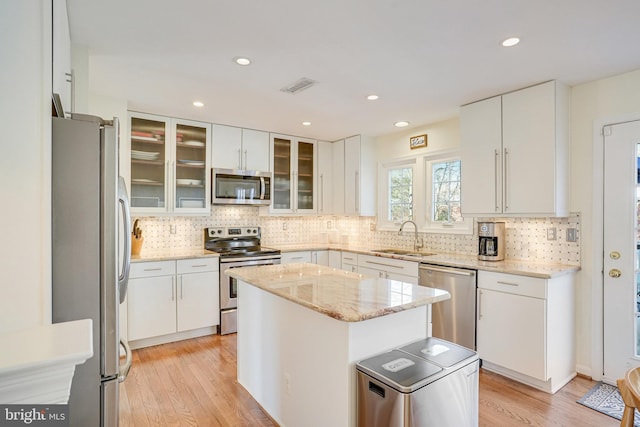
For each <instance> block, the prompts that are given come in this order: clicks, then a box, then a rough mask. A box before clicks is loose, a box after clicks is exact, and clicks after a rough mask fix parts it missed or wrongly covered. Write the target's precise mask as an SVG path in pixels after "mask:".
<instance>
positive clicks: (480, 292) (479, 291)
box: [478, 289, 482, 320]
mask: <svg viewBox="0 0 640 427" xmlns="http://www.w3.org/2000/svg"><path fill="white" fill-rule="evenodd" d="M480 319H482V290H480V289H478V320H480Z"/></svg>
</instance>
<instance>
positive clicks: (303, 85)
mask: <svg viewBox="0 0 640 427" xmlns="http://www.w3.org/2000/svg"><path fill="white" fill-rule="evenodd" d="M314 84H316V81H315V80H311V79H308V78H306V77H303V78H301V79H299V80H298V81H296V82H294V83H292V84H290V85H289V86H285V87H283V88H282V89H280V91H281V92H287V93H291V94H295V93H298V92H302V91H303V90H305V89H308V88H310V87H311V86H313V85H314Z"/></svg>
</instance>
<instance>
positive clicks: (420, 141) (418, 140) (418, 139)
mask: <svg viewBox="0 0 640 427" xmlns="http://www.w3.org/2000/svg"><path fill="white" fill-rule="evenodd" d="M426 146H427V134H424V135H418V136H412V137H411V138H409V148H411V149H412V150H413V149H414V148H420V147H426Z"/></svg>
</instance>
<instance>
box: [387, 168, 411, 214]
mask: <svg viewBox="0 0 640 427" xmlns="http://www.w3.org/2000/svg"><path fill="white" fill-rule="evenodd" d="M388 176H389V185H388V187H389V195H388V197H389V199H388V200H389V203H388V206H389V211H388V213H387V219H388V220H389V221H390V222H393V223H396V222H403V221H406V220H409V219H413V168H411V167H400V168H392V169H389V175H388Z"/></svg>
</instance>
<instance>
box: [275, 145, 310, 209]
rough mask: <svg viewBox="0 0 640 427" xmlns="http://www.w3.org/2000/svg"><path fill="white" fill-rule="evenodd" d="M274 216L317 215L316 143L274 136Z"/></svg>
mask: <svg viewBox="0 0 640 427" xmlns="http://www.w3.org/2000/svg"><path fill="white" fill-rule="evenodd" d="M271 152H272V153H273V156H272V159H271V162H272V164H271V170H272V171H273V193H272V198H273V200H272V202H271V209H270V211H271V212H272V213H299V214H303V213H314V212H315V211H316V202H315V194H316V168H317V166H316V159H317V146H316V141H313V140H306V139H301V138H297V137H292V136H286V135H275V134H271Z"/></svg>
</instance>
